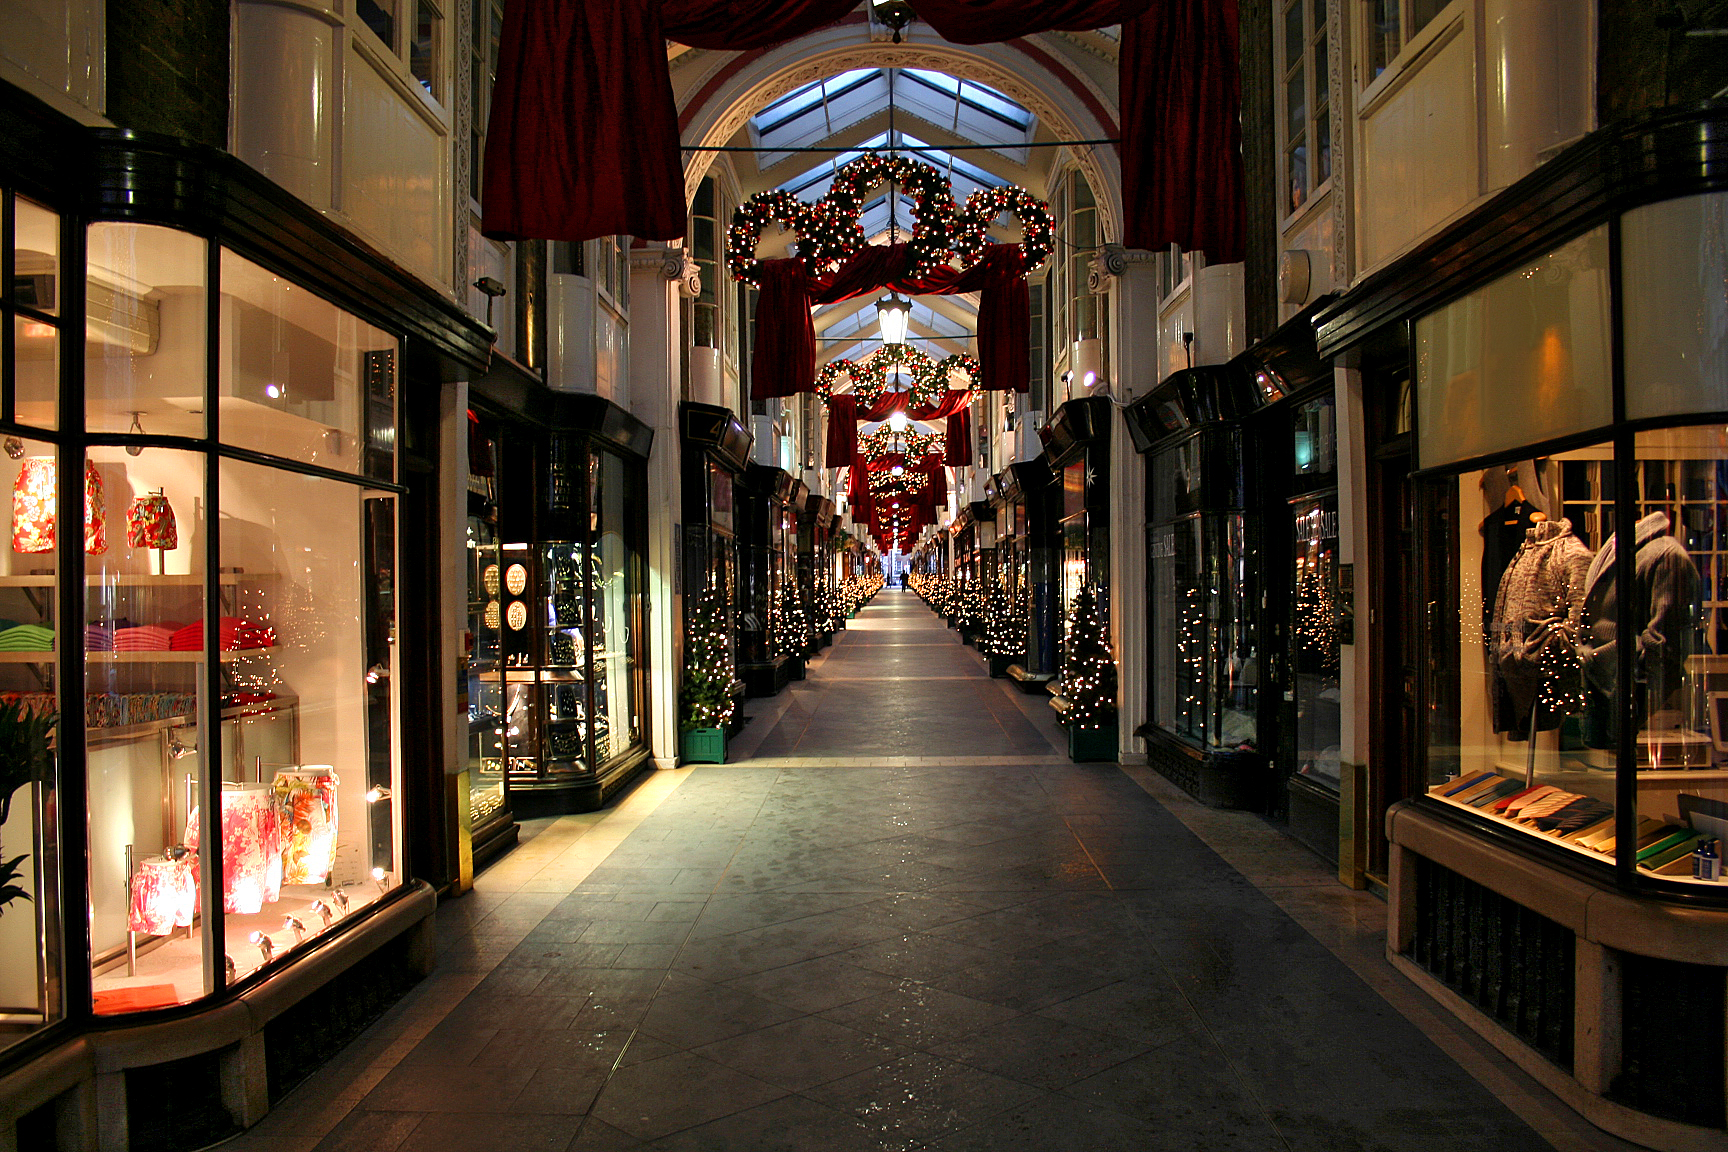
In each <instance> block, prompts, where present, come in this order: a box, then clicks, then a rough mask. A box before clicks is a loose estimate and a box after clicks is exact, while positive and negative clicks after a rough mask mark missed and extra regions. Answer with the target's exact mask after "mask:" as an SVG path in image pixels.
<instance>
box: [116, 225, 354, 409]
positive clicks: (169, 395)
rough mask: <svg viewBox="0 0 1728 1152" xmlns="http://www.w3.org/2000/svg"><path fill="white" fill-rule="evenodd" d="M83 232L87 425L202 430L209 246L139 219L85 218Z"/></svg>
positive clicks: (258, 386)
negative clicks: (85, 236) (119, 221)
mask: <svg viewBox="0 0 1728 1152" xmlns="http://www.w3.org/2000/svg"><path fill="white" fill-rule="evenodd" d="M88 237H89V239H88V254H87V259H88V261H89V267H88V272H87V274H86V277H85V301H86V303H85V307H86V310H87V312H88V314H89V315H88V319H87V321H86V332H87V336H86V339H85V342H84V422H85V426H86V427H87V428H89V430H90V431H92V432H109V433H117V434H124V433H128V432H130V433H134V434H148V435H152V436H192V437H198V436H203V435H204V431H205V426H206V421H205V415H204V413H205V394H204V393H205V388H204V377H205V364H206V358H205V348H206V342H207V332H206V328H207V326H208V315H209V308H208V304H207V301H208V299H209V287H208V279H209V248H208V246H207V245H206V244H205V242H204V240H202V239H201V238H199V237H197V236H191V235H188V234H187V233H185V232H176V231H174V230H173V229H171V228H158V227H154V226H151V225H139V224H93V225H91V226H90V228H89V231H88ZM327 378H328V366H326V372H325V379H326V380H327ZM264 384H265V381H263V380H260V381H258V383H257V388H258V389H260V390H261V389H262V388H263V386H264Z"/></svg>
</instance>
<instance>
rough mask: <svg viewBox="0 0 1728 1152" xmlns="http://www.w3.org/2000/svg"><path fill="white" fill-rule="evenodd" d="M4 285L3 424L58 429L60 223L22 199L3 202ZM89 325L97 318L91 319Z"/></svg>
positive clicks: (54, 215) (38, 207) (1, 390)
mask: <svg viewBox="0 0 1728 1152" xmlns="http://www.w3.org/2000/svg"><path fill="white" fill-rule="evenodd" d="M4 212H5V214H6V224H5V228H6V233H7V239H6V244H7V256H8V258H9V259H10V261H11V263H10V270H9V272H8V276H9V277H10V283H9V287H8V290H7V292H6V296H5V301H4V306H3V308H4V323H5V324H6V326H7V327H8V328H10V329H11V332H10V337H11V340H10V344H11V353H10V354H9V355H8V357H7V358H6V364H5V381H4V388H3V389H0V393H3V395H0V405H3V406H4V412H0V415H4V416H5V417H6V418H7V419H14V420H16V421H17V422H18V423H20V424H27V425H30V426H32V427H35V428H54V427H57V426H58V416H59V412H58V406H59V395H60V358H61V356H62V355H63V354H64V351H63V347H62V337H61V328H60V292H61V276H60V217H59V215H58V214H57V213H54V212H51V211H49V210H48V209H46V208H44V207H42V206H41V205H39V204H35V203H33V202H31V201H29V200H26V199H24V198H23V197H22V196H18V197H12V196H7V197H6V198H5V200H4ZM90 322H91V324H92V325H94V324H97V323H98V317H97V316H96V315H94V314H93V315H92V316H91V318H90Z"/></svg>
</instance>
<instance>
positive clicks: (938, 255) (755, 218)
mask: <svg viewBox="0 0 1728 1152" xmlns="http://www.w3.org/2000/svg"><path fill="white" fill-rule="evenodd" d="M887 183H894V184H898V185H900V186H901V187H903V188H905V189H906V191H907V192H909V193H910V194H911V196H912V203H913V210H912V220H913V228H912V234H911V237H910V239H909V240H908V241H907V245H908V248H909V249H910V251H911V255H912V270H911V274H912V275H913V276H923V275H927V274H928V273H930V272H933V271H935V270H936V269H938V268H946V267H948V266H949V264H950V262H951V261H952V260H953V259H954V258H955V257H958V258H959V260H960V264H961V266H962V267H966V268H969V267H971V266H972V265H973V264H974V263H975V262H976V261H977V260H978V258H979V257H980V256H981V255H982V254H983V252H984V246H985V245H986V244H987V243H988V241H989V231H990V225H992V224H993V223H995V222H996V220H997V219H998V218H999V217H1000V216H1002V215H1003V214H1004V213H1011V214H1012V215H1013V216H1014V217H1015V218H1016V219H1017V220H1019V222H1020V228H1021V232H1022V237H1023V238H1022V240H1021V242H1020V251H1021V254H1022V255H1023V256H1024V258H1025V264H1026V271H1027V272H1028V273H1030V272H1033V271H1035V270H1037V268H1038V266H1039V265H1041V264H1042V263H1043V262H1044V261H1045V260H1046V259H1048V258H1049V256H1050V253H1051V251H1052V250H1053V249H1054V248H1055V245H1056V241H1055V235H1056V229H1055V221H1054V220H1053V218H1052V217H1051V215H1050V208H1049V206H1048V205H1046V204H1045V203H1044V202H1043V201H1042V200H1040V199H1038V198H1037V197H1036V196H1033V195H1032V194H1031V193H1030V192H1028V191H1026V189H1024V188H1021V187H1019V186H1017V185H1008V186H1005V187H1001V188H984V189H980V190H979V191H977V192H974V193H973V194H972V195H971V196H969V197H967V199H966V206H965V208H964V209H962V208H960V207H958V206H957V205H956V204H955V203H954V188H953V184H952V183H950V181H949V179H948V177H946V176H944V175H943V174H942V173H941V171H940V170H938V169H937V168H936V167H935V166H934V165H931V164H926V163H924V162H923V161H921V160H911V159H907V158H905V157H898V156H894V157H890V156H883V155H881V154H880V153H877V152H870V153H867V154H865V155H864V156H861V157H859V158H858V159H856V160H854V161H852V162H851V163H850V164H847V165H845V166H844V167H842V168H841V169H840V170H839V171H838V172H836V173H835V174H834V181H833V183H832V185H830V187H829V189H828V194H827V195H826V196H824V197H822V198H821V199H820V200H817V201H816V202H815V203H813V204H806V203H805V202H804V201H802V200H799V199H798V198H797V197H796V196H793V195H792V194H791V193H790V192H787V191H784V190H782V189H776V190H774V191H771V192H760V193H757V194H756V195H755V196H752V197H750V199H748V200H746V201H744V203H742V204H740V205H739V206H738V208H737V210H736V211H734V212H733V213H732V224H731V227H729V228H728V229H727V232H726V266H727V268H728V269H729V270H730V271H731V273H732V276H733V278H734V279H736V280H744V281H747V282H749V283H751V284H754V285H756V286H757V287H761V285H762V280H761V275H762V262H761V261H760V260H758V259H756V245H757V243H758V242H759V241H760V240H761V239H762V230H763V229H764V228H765V227H767V225H768V224H769V223H770V222H773V223H778V224H779V225H780V226H781V227H782V228H784V229H787V230H789V231H793V232H796V233H797V236H798V255H799V258H800V259H802V260H803V261H804V263H805V266H806V267H808V268H809V269H810V271H812V272H822V271H825V270H828V269H832V268H836V267H838V266H839V265H840V264H842V263H844V262H845V261H846V260H847V259H849V258H850V257H852V256H853V255H854V254H855V253H857V252H858V250H859V249H860V248H862V247H864V244H865V242H866V238H865V236H864V228H863V225H861V224H860V223H859V217H860V215H861V214H862V213H863V211H864V204H865V201H866V197H867V196H868V194H869V193H870V192H871V191H873V190H874V189H875V188H877V187H878V186H879V185H882V184H887Z"/></svg>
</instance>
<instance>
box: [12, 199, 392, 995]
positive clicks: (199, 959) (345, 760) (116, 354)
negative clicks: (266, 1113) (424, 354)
mask: <svg viewBox="0 0 1728 1152" xmlns="http://www.w3.org/2000/svg"><path fill="white" fill-rule="evenodd" d="M89 233H90V243H89V251H90V261H91V271H90V280H91V288H90V292H91V299H92V300H95V299H97V298H101V299H105V300H107V302H108V303H107V305H105V306H108V307H111V308H112V310H113V315H115V316H118V317H124V316H130V317H134V318H138V317H147V318H148V320H147V322H145V321H140V323H141V324H142V325H143V326H142V327H141V328H137V329H135V330H133V331H132V333H131V335H130V336H128V337H127V338H125V339H120V338H115V339H108V338H106V337H104V336H103V335H102V333H101V332H100V331H99V329H98V328H97V327H96V326H94V325H92V327H91V330H90V331H91V335H90V336H89V338H88V340H87V343H86V362H85V369H86V379H87V381H88V384H89V386H88V388H87V391H86V397H85V401H86V413H87V419H88V421H89V424H90V426H91V427H92V428H93V429H101V430H104V431H108V432H112V433H113V434H115V435H119V436H125V435H126V434H128V433H130V434H131V435H132V436H138V435H140V434H146V435H169V434H171V435H177V436H182V437H185V438H186V443H187V446H186V447H185V448H164V447H158V446H151V445H146V444H144V443H126V442H122V443H118V444H111V445H101V446H92V447H91V448H90V449H89V452H88V457H87V459H86V460H85V462H84V464H83V467H82V468H81V469H76V470H73V474H72V475H66V472H67V470H66V469H65V468H64V467H63V466H57V463H58V462H57V461H56V460H55V459H54V458H53V457H52V456H51V455H42V456H38V455H36V454H34V453H32V452H31V451H28V450H27V451H26V452H25V453H23V454H22V458H21V459H20V460H18V462H17V463H16V464H15V465H13V469H14V471H15V472H16V475H15V476H14V479H13V491H14V500H13V540H12V564H11V573H12V575H10V576H7V577H5V578H4V579H3V580H0V597H4V596H8V595H11V596H14V598H16V596H23V597H24V599H25V600H26V601H27V602H29V603H32V604H34V605H36V615H35V616H34V617H33V618H31V619H28V620H21V621H19V622H18V625H17V627H18V629H19V631H17V632H15V633H10V632H0V654H3V655H7V656H13V655H14V654H15V653H23V652H25V650H26V648H27V647H28V646H29V645H30V644H33V643H40V644H41V646H42V649H43V650H44V651H45V652H46V654H47V657H48V659H49V660H50V661H51V660H52V659H53V658H54V657H55V656H56V655H57V656H58V658H59V659H61V660H69V659H75V658H81V659H82V660H83V663H84V678H85V691H86V696H85V700H84V704H83V710H84V741H85V747H86V758H87V763H88V773H89V778H88V794H89V809H88V812H87V814H86V818H87V822H88V833H89V869H90V871H89V876H88V884H89V923H90V964H91V968H92V994H93V1003H92V1007H93V1009H94V1011H95V1012H97V1013H98V1014H103V1015H108V1014H117V1013H126V1012H133V1011H140V1010H145V1009H150V1008H156V1007H163V1006H168V1005H174V1004H182V1003H186V1002H188V1001H191V1000H194V999H196V998H198V997H200V996H203V995H207V994H210V993H212V992H215V991H218V990H220V989H222V988H223V987H225V986H227V985H231V984H233V983H235V982H237V981H241V980H244V979H246V978H247V977H248V976H250V975H251V974H253V973H254V972H257V971H259V970H261V969H265V968H267V967H269V966H271V965H272V964H275V963H279V962H282V961H284V960H286V959H287V958H289V957H290V956H291V955H292V954H293V953H294V952H295V950H296V949H297V948H299V947H301V946H303V945H308V944H310V943H311V942H313V941H315V940H316V939H318V938H319V937H320V936H322V935H323V934H325V933H326V932H328V931H330V930H332V929H334V928H337V927H338V926H339V925H341V923H342V922H343V921H344V920H346V919H348V918H349V917H352V916H354V915H355V914H357V913H359V912H360V911H362V910H363V909H365V908H366V907H368V906H369V905H372V904H374V903H376V902H378V901H379V900H381V899H382V898H384V897H385V896H387V895H388V894H389V893H390V892H391V891H392V890H393V889H395V888H396V887H397V886H398V885H399V884H400V883H401V858H400V850H399V845H400V843H401V829H400V811H399V808H398V806H397V804H396V802H395V794H396V792H397V790H398V787H399V769H398V764H397V749H396V723H397V714H398V706H397V699H396V688H395V684H396V675H395V674H396V656H395V653H396V644H395V639H396V636H395V628H396V621H395V611H396V609H395V569H396V550H397V541H396V523H397V512H396V498H395V495H394V493H393V492H392V491H388V490H383V489H381V488H379V487H374V486H371V485H369V484H368V483H367V480H366V478H367V477H370V478H372V479H375V480H379V481H384V482H385V486H386V487H388V485H389V483H390V482H391V481H393V479H394V471H395V467H394V455H393V452H394V449H393V445H394V429H395V403H396V385H395V372H396V364H397V361H398V351H397V341H396V339H395V338H394V337H392V336H390V335H389V334H387V333H385V332H382V331H380V330H379V329H376V328H373V327H372V326H370V325H368V324H366V323H365V322H364V321H362V320H360V319H358V318H357V317H355V316H353V315H352V314H350V313H346V312H344V311H342V310H341V309H338V308H337V307H336V306H334V305H332V304H329V303H327V302H325V301H323V300H321V299H319V298H318V297H316V296H313V295H312V294H311V293H308V292H306V291H305V290H304V289H301V288H299V287H297V286H295V285H292V284H289V283H287V282H286V281H283V280H281V279H280V278H278V277H275V276H273V275H271V274H269V273H267V272H266V271H264V270H263V269H262V268H260V267H259V266H257V265H255V264H252V263H250V262H249V261H247V260H245V259H243V258H241V257H239V256H237V255H235V254H234V253H232V252H222V253H220V254H219V257H218V259H219V269H220V276H221V281H220V283H221V289H220V294H219V299H218V302H217V303H218V307H217V309H216V312H217V314H218V315H219V316H221V317H222V323H221V324H219V325H218V326H217V329H216V330H215V331H211V330H210V329H209V327H208V326H207V325H206V323H205V318H206V315H207V314H208V312H209V309H208V307H207V305H206V304H205V302H204V301H205V300H206V298H207V295H208V289H207V286H206V283H205V274H206V270H207V269H208V267H209V261H208V258H207V256H206V255H205V251H206V247H205V242H204V241H202V240H200V239H198V238H196V237H191V236H188V235H186V234H184V233H180V232H175V231H172V230H169V229H165V228H158V227H152V226H144V225H132V224H96V225H92V226H91V228H90V230H89ZM98 286H100V288H99V287H98ZM104 293H106V294H107V295H103V294H104ZM212 355H214V358H215V363H216V364H217V365H218V368H219V371H218V377H217V379H216V380H214V381H211V380H208V379H206V377H205V375H204V373H203V366H204V365H205V364H206V363H209V362H210V360H211V357H212ZM242 385H244V386H242ZM272 388H275V389H276V390H277V393H278V394H277V395H275V396H272V395H270V390H271V389H272ZM285 388H286V389H289V390H291V391H292V393H293V394H292V395H291V396H284V395H283V394H282V393H283V391H284V389H285ZM229 446H233V447H239V448H244V449H248V450H250V451H252V452H254V453H258V452H261V453H265V454H266V458H265V459H262V460H260V459H257V458H256V457H253V458H249V459H247V460H239V459H234V458H230V457H229V456H227V455H226V454H225V450H226V449H227V448H228V447H229ZM272 455H273V456H277V457H281V458H282V459H283V461H284V463H287V464H292V465H295V466H296V467H281V466H276V465H273V464H272V463H270V462H269V460H268V458H267V457H268V456H272ZM61 456H62V459H63V458H64V451H62V453H61ZM71 486H75V488H74V491H76V492H78V493H79V494H81V496H82V503H83V507H84V510H85V526H84V531H83V532H82V533H81V534H79V533H73V534H68V533H65V532H56V530H55V529H56V525H55V523H54V516H53V513H54V511H55V509H56V505H55V502H54V500H53V499H51V498H50V497H49V496H48V495H46V494H51V493H53V492H55V491H56V490H57V489H58V490H59V491H61V492H62V495H61V498H60V499H61V502H62V503H64V502H65V501H66V499H67V498H68V495H69V494H68V493H66V492H65V490H66V489H67V488H68V487H71ZM73 547H81V549H82V551H83V552H84V570H85V589H84V594H83V596H82V597H81V598H80V601H79V602H78V603H76V604H71V605H59V604H57V603H55V598H56V593H57V591H58V590H57V588H55V587H54V586H53V585H54V580H53V579H52V576H51V575H48V576H46V577H45V576H44V575H43V573H44V572H46V573H49V574H51V573H52V571H53V560H52V557H53V555H54V553H55V551H56V550H57V549H67V548H73ZM44 562H45V563H44ZM39 565H40V566H41V567H39ZM6 581H11V582H13V585H14V586H15V587H16V589H17V591H16V593H13V592H11V591H10V589H9V588H8V586H7V584H6ZM18 610H20V611H21V610H22V609H21V606H19V608H18ZM55 621H58V622H59V623H60V625H62V626H70V628H71V629H72V630H71V632H70V634H71V635H73V636H75V637H77V638H78V640H79V643H78V644H77V645H66V644H63V643H60V642H59V641H58V640H57V639H56V638H55V636H54V635H53V634H52V633H50V634H49V635H48V637H47V638H46V640H42V639H41V638H40V637H39V636H37V633H39V632H40V631H42V630H45V629H54V628H55V623H54V622H55ZM32 629H35V630H36V631H35V632H33V631H32ZM7 636H12V637H13V640H12V643H13V644H14V648H13V652H12V653H4V652H3V649H4V646H5V644H6V643H7V641H6V639H5V637H7ZM32 637H37V638H36V639H35V640H33V639H32ZM14 658H15V659H17V660H18V661H19V662H20V663H21V664H22V665H23V666H24V667H25V668H28V667H30V661H31V660H32V659H34V660H36V661H40V660H41V659H42V655H40V654H39V655H37V656H34V657H30V656H22V655H18V656H15V657H14ZM0 668H3V663H0ZM52 683H53V677H52V668H51V667H49V669H48V670H47V672H46V679H45V680H44V681H43V684H42V685H39V687H38V689H37V690H38V692H41V691H42V690H43V688H44V687H47V688H48V690H49V691H51V685H52Z"/></svg>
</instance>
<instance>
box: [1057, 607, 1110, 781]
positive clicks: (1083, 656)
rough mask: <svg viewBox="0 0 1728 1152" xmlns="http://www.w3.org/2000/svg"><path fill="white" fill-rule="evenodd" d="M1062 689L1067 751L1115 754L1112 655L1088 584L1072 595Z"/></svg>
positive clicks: (1082, 755)
mask: <svg viewBox="0 0 1728 1152" xmlns="http://www.w3.org/2000/svg"><path fill="white" fill-rule="evenodd" d="M1062 695H1063V697H1064V698H1065V699H1066V700H1067V701H1068V711H1067V712H1066V713H1065V714H1064V715H1063V717H1062V722H1063V724H1065V725H1066V726H1067V728H1068V757H1069V759H1071V760H1074V761H1076V762H1083V761H1088V760H1112V761H1113V760H1115V759H1116V658H1115V656H1114V655H1113V654H1112V653H1111V651H1110V634H1109V632H1108V631H1107V630H1106V629H1105V626H1104V612H1103V609H1102V608H1101V607H1100V606H1099V603H1098V594H1097V593H1096V592H1095V591H1094V590H1093V589H1092V586H1091V585H1089V584H1088V585H1085V586H1083V587H1082V588H1081V589H1080V591H1079V592H1078V593H1077V594H1076V595H1075V597H1074V605H1073V609H1072V616H1071V617H1070V623H1069V626H1068V653H1067V658H1066V659H1065V660H1063V662H1062Z"/></svg>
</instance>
